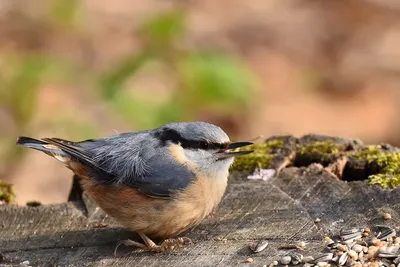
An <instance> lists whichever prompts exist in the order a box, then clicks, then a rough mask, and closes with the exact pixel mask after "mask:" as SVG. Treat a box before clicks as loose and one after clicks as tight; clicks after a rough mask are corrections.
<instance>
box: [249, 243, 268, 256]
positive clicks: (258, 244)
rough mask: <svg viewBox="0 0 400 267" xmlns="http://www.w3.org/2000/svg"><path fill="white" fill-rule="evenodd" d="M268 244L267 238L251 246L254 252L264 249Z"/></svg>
mask: <svg viewBox="0 0 400 267" xmlns="http://www.w3.org/2000/svg"><path fill="white" fill-rule="evenodd" d="M267 246H268V241H267V240H261V241H259V242H258V243H257V244H256V245H255V246H253V247H251V249H252V250H253V252H254V253H258V252H261V251H263V250H264V249H265V248H266V247H267Z"/></svg>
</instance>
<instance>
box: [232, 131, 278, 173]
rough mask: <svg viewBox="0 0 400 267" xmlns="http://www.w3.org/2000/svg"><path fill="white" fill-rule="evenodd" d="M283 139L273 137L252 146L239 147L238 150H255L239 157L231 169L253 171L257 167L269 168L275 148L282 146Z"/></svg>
mask: <svg viewBox="0 0 400 267" xmlns="http://www.w3.org/2000/svg"><path fill="white" fill-rule="evenodd" d="M282 146H283V140H281V139H272V140H269V141H267V142H265V143H262V144H254V145H251V146H247V147H244V148H243V149H238V151H248V150H253V151H254V152H253V153H251V154H247V155H243V156H240V157H237V158H236V159H235V162H234V163H233V164H232V167H231V170H237V171H252V170H255V169H257V168H262V169H265V168H268V167H269V166H270V165H271V160H272V157H273V155H272V154H271V153H272V151H273V150H276V149H279V148H282Z"/></svg>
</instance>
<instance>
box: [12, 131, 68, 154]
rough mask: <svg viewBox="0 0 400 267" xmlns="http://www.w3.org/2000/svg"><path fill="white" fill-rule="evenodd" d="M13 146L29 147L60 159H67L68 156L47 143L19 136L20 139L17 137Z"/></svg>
mask: <svg viewBox="0 0 400 267" xmlns="http://www.w3.org/2000/svg"><path fill="white" fill-rule="evenodd" d="M15 144H16V145H17V146H25V147H29V148H32V149H36V150H39V151H42V152H44V153H46V154H47V155H49V156H52V157H56V156H62V157H68V158H69V155H68V154H67V153H65V152H64V151H63V150H61V149H60V148H59V147H57V146H56V145H53V144H50V143H48V142H45V141H42V140H38V139H34V138H30V137H25V136H20V137H18V139H17V142H16V143H15Z"/></svg>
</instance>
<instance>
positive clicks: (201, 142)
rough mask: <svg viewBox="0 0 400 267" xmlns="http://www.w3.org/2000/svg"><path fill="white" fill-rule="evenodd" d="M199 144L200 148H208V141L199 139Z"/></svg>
mask: <svg viewBox="0 0 400 267" xmlns="http://www.w3.org/2000/svg"><path fill="white" fill-rule="evenodd" d="M199 145H200V148H201V149H207V148H208V143H207V142H205V141H200V143H199Z"/></svg>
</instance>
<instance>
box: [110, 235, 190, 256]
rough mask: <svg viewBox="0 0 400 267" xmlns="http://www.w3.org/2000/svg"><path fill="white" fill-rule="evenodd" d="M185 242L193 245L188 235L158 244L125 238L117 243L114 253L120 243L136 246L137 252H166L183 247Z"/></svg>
mask: <svg viewBox="0 0 400 267" xmlns="http://www.w3.org/2000/svg"><path fill="white" fill-rule="evenodd" d="M185 244H189V245H193V241H192V240H191V239H190V238H189V237H178V238H170V239H165V240H164V241H163V242H162V243H161V244H160V245H156V244H154V245H151V246H146V245H145V244H142V243H139V242H136V241H133V240H130V239H127V240H121V241H119V242H118V243H117V245H116V247H115V250H114V255H116V253H117V249H118V247H119V246H121V245H124V246H127V247H137V248H138V249H137V251H139V252H166V251H174V250H177V249H180V248H183V246H184V245H185Z"/></svg>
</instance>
